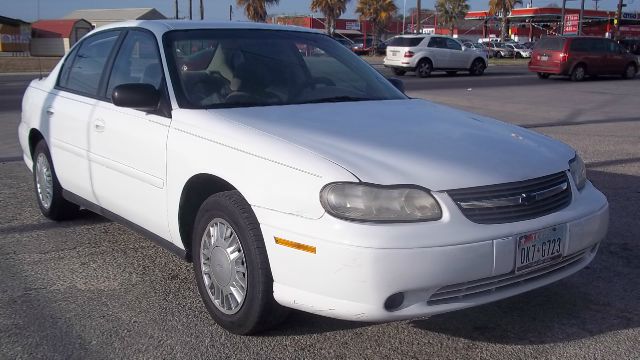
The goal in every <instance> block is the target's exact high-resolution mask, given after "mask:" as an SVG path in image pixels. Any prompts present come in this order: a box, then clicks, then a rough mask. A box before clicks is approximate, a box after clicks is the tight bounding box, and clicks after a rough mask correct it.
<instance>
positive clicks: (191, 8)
mask: <svg viewBox="0 0 640 360" xmlns="http://www.w3.org/2000/svg"><path fill="white" fill-rule="evenodd" d="M189 20H193V0H189Z"/></svg>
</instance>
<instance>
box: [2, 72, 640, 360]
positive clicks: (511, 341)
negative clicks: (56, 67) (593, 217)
mask: <svg viewBox="0 0 640 360" xmlns="http://www.w3.org/2000/svg"><path fill="white" fill-rule="evenodd" d="M403 79H404V80H405V83H406V88H407V90H408V93H409V94H410V95H411V96H414V97H423V98H427V99H431V100H433V101H437V102H441V103H446V104H450V105H453V106H456V107H459V108H463V109H466V110H470V111H475V112H479V113H482V114H484V115H489V116H493V117H496V118H498V119H501V120H505V121H509V122H512V123H516V124H520V125H524V126H526V127H529V128H532V129H534V130H536V131H540V132H542V133H545V134H547V135H549V136H552V137H555V138H557V139H560V140H562V141H565V142H567V143H569V144H570V145H572V146H574V147H575V148H577V149H578V150H579V151H580V152H581V153H582V154H583V156H584V158H585V160H586V161H587V163H588V169H589V171H588V174H589V177H590V178H591V180H592V181H593V182H594V183H595V184H596V186H598V187H599V188H600V189H601V190H602V191H603V192H605V194H606V195H607V197H608V198H609V201H610V205H611V224H610V231H609V235H608V237H607V239H606V240H605V242H604V243H603V244H602V246H601V248H600V252H599V254H598V256H597V257H596V259H595V260H594V262H593V263H592V264H591V265H590V266H589V267H588V268H586V269H585V270H583V271H581V272H579V273H578V274H576V275H574V276H572V277H570V278H568V279H565V280H563V281H560V282H559V283H556V284H554V285H551V286H548V287H545V288H542V289H538V290H535V291H532V292H529V293H526V294H523V295H520V296H517V297H514V298H511V299H507V300H504V301H500V302H497V303H492V304H488V305H484V306H481V307H477V308H473V309H468V310H463V311H458V312H454V313H449V314H443V315H438V316H434V317H432V318H429V319H421V320H414V321H403V322H397V323H390V324H363V323H351V322H344V321H338V320H332V319H327V318H323V317H319V316H315V315H309V314H305V313H301V312H293V313H292V314H291V315H290V317H289V318H288V320H287V321H286V322H285V323H284V324H283V325H281V326H280V327H279V328H278V329H275V330H272V331H270V332H268V333H266V334H263V335H261V336H256V337H240V336H235V335H230V334H229V333H226V332H225V331H223V330H221V329H220V328H219V327H217V326H216V324H215V323H214V322H213V321H212V320H211V319H210V318H209V316H208V315H207V313H206V310H205V308H204V306H203V305H202V303H201V301H200V298H199V296H198V293H197V290H196V287H195V282H194V280H193V272H192V269H191V266H190V264H186V263H183V262H181V261H180V260H178V259H177V258H175V257H174V256H173V255H170V254H169V253H167V252H165V251H164V250H162V249H160V248H158V247H156V246H155V245H153V244H152V243H151V242H149V241H147V240H145V239H143V238H142V237H140V236H138V235H136V234H135V233H133V232H131V231H129V230H127V229H126V228H124V227H122V226H120V225H118V224H115V223H112V222H109V221H106V220H104V219H103V218H101V217H99V216H97V215H92V214H90V213H86V214H84V216H83V217H82V218H81V219H80V220H76V221H71V222H65V223H60V224H57V223H53V222H50V221H47V220H45V219H44V218H43V217H42V216H41V215H40V214H39V212H38V209H37V206H36V202H35V201H36V200H35V196H34V195H33V189H32V184H31V178H30V173H29V172H28V171H27V169H26V168H25V166H24V164H22V163H21V162H18V161H15V160H13V161H12V158H13V157H15V156H16V155H18V153H17V149H18V148H17V143H16V139H15V132H16V126H17V123H18V119H19V107H20V98H21V94H22V91H23V90H24V88H25V86H26V84H27V80H28V77H25V76H18V77H12V76H0V141H1V143H0V145H1V147H0V159H3V160H0V204H2V207H1V209H2V211H0V335H1V336H0V358H7V359H13V358H48V359H49V358H65V359H66V358H83V359H84V358H209V359H222V358H228V359H234V358H258V359H261V358H291V359H301V358H361V359H370V358H390V359H400V358H402V359H405V358H407V359H411V358H416V359H418V358H419V359H427V358H433V359H536V358H548V359H572V360H573V359H638V358H640V346H639V345H638V343H639V340H640V260H639V259H640V248H639V246H638V241H639V240H640V226H639V224H638V222H639V219H640V210H639V209H640V207H639V206H638V203H639V202H640V145H639V144H640V115H639V111H638V109H639V108H638V105H637V104H638V89H639V88H640V87H639V85H640V78H639V79H636V80H632V81H621V80H617V79H615V80H614V79H599V80H595V81H587V82H584V83H571V82H568V81H565V80H556V79H550V80H546V81H542V80H538V79H537V78H536V77H535V76H532V75H530V74H528V73H527V72H526V70H525V69H523V68H521V67H513V68H511V67H500V68H490V69H489V70H488V73H487V75H486V76H483V77H480V78H476V77H469V76H457V77H448V76H436V77H433V78H430V79H417V78H415V77H410V76H405V77H403ZM390 121H393V119H390ZM523 166H526V164H523Z"/></svg>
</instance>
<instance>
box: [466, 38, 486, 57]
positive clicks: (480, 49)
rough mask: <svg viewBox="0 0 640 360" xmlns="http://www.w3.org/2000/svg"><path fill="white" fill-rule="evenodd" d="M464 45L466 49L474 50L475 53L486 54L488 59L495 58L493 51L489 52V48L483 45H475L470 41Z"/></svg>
mask: <svg viewBox="0 0 640 360" xmlns="http://www.w3.org/2000/svg"><path fill="white" fill-rule="evenodd" d="M462 45H463V46H464V47H465V48H468V49H473V50H475V51H478V52H480V53H483V54H485V57H486V58H491V57H493V51H489V49H487V47H486V46H484V45H483V44H481V43H474V42H470V41H468V42H464V43H463V44H462Z"/></svg>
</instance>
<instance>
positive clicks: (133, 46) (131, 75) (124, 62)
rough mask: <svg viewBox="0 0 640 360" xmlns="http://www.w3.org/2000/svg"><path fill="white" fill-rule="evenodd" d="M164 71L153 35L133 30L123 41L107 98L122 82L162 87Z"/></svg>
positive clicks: (114, 65)
mask: <svg viewBox="0 0 640 360" xmlns="http://www.w3.org/2000/svg"><path fill="white" fill-rule="evenodd" d="M162 79H163V72H162V63H161V61H160V53H159V52H158V46H157V45H156V40H155V38H154V37H153V35H151V34H149V33H147V32H143V31H136V30H132V31H130V32H129V33H128V34H127V37H126V38H125V39H124V41H123V42H122V46H120V50H119V51H118V55H117V56H116V60H115V61H114V63H113V69H112V70H111V75H110V76H109V83H108V85H107V93H106V96H107V98H109V99H111V94H112V93H113V89H114V88H115V87H116V86H118V85H122V84H129V83H144V84H151V85H153V86H155V88H156V89H160V86H161V85H162Z"/></svg>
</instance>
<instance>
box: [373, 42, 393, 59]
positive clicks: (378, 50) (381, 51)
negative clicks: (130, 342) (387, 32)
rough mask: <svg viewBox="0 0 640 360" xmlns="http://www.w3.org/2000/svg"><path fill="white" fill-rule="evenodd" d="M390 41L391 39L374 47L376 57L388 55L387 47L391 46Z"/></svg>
mask: <svg viewBox="0 0 640 360" xmlns="http://www.w3.org/2000/svg"><path fill="white" fill-rule="evenodd" d="M390 41H391V39H387V40H385V41H382V42H379V43H378V44H377V45H375V47H374V53H375V54H376V55H385V54H386V53H387V46H388V45H389V42H390Z"/></svg>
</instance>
